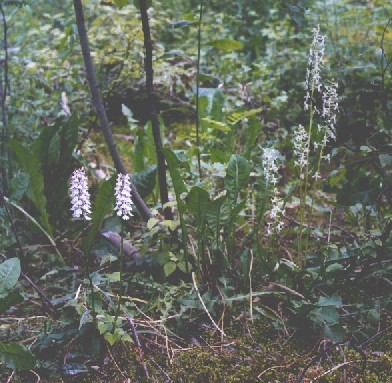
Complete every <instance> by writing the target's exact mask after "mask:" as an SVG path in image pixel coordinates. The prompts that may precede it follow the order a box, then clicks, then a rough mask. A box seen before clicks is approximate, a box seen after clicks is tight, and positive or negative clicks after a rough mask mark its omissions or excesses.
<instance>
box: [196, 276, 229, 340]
mask: <svg viewBox="0 0 392 383" xmlns="http://www.w3.org/2000/svg"><path fill="white" fill-rule="evenodd" d="M192 280H193V286H194V288H195V290H196V294H197V296H198V298H199V300H200V303H201V305H202V306H203V309H204V311H205V312H206V314H207V316H208V318H209V319H210V321H211V322H212V324H213V325H214V326H215V328H216V329H217V330H218V331H219V333H220V334H221V335H222V336H224V337H225V338H227V336H226V334H225V333H224V332H223V331H222V330H221V329H220V328H219V326H218V325H217V324H216V322H215V321H214V319H213V318H212V316H211V314H210V313H209V311H208V309H207V306H206V305H205V303H204V301H203V298H202V297H201V295H200V291H199V288H198V287H197V283H196V277H195V273H192Z"/></svg>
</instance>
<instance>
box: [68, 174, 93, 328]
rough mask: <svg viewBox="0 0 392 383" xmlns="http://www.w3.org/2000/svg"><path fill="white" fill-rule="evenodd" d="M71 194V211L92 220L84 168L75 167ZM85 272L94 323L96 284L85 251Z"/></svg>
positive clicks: (74, 216) (73, 215) (74, 214)
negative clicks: (89, 290)
mask: <svg viewBox="0 0 392 383" xmlns="http://www.w3.org/2000/svg"><path fill="white" fill-rule="evenodd" d="M69 194H70V197H71V212H72V217H73V218H75V219H82V220H86V221H89V220H91V217H90V214H91V203H90V193H89V191H88V180H87V176H86V172H85V171H84V169H83V168H80V169H75V170H74V171H73V173H72V176H71V182H70V186H69ZM84 258H85V274H86V276H87V278H88V280H89V284H90V289H91V305H92V315H93V320H94V323H95V324H96V312H95V304H94V285H93V281H92V278H91V275H90V271H89V254H88V253H87V252H86V251H85V253H84Z"/></svg>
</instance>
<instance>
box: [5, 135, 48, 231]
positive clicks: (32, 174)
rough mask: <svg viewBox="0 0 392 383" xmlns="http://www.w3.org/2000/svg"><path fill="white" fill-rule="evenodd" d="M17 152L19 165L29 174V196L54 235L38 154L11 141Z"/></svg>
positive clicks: (45, 225)
mask: <svg viewBox="0 0 392 383" xmlns="http://www.w3.org/2000/svg"><path fill="white" fill-rule="evenodd" d="M10 147H11V149H12V151H13V152H14V153H15V156H16V159H17V162H18V163H19V166H20V167H21V168H22V169H23V170H24V171H25V172H26V173H27V174H28V175H29V179H30V184H29V188H28V190H27V196H28V197H29V199H30V200H31V201H32V202H33V204H34V205H35V207H36V208H37V210H38V212H39V214H40V221H41V224H42V226H43V227H44V228H45V229H46V231H47V232H48V233H49V234H50V235H51V236H52V235H53V230H52V227H51V225H50V224H49V215H48V212H47V210H46V198H45V195H44V177H43V174H42V171H41V166H40V163H39V161H38V158H37V156H35V155H34V152H32V151H30V150H29V149H27V148H26V147H24V146H23V145H22V144H20V143H19V142H17V141H12V142H11V143H10Z"/></svg>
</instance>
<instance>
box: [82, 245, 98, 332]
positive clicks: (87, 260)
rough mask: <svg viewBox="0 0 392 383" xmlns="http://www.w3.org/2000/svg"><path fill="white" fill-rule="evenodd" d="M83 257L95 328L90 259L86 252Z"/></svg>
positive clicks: (95, 317) (95, 318) (95, 314)
mask: <svg viewBox="0 0 392 383" xmlns="http://www.w3.org/2000/svg"><path fill="white" fill-rule="evenodd" d="M83 256H84V262H85V267H86V276H87V279H88V282H89V285H90V290H91V308H92V313H93V322H94V325H95V327H97V313H96V311H95V297H94V285H93V279H92V278H91V273H90V257H89V254H88V253H87V252H85V253H83Z"/></svg>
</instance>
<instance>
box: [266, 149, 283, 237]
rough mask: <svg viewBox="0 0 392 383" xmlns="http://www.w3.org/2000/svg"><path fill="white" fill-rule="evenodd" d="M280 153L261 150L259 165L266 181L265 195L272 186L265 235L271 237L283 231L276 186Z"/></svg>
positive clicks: (280, 203)
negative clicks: (261, 166) (260, 164)
mask: <svg viewBox="0 0 392 383" xmlns="http://www.w3.org/2000/svg"><path fill="white" fill-rule="evenodd" d="M280 157H281V156H280V153H279V152H278V151H277V150H276V149H271V148H266V149H263V155H262V159H261V163H262V165H263V173H264V178H265V181H266V193H268V191H269V189H270V185H273V195H272V197H271V210H270V212H269V214H268V218H269V220H268V222H267V234H268V235H272V234H276V233H277V232H279V231H281V230H282V229H283V226H284V224H283V222H282V220H281V218H282V216H283V214H284V202H283V200H282V199H281V198H280V197H279V193H278V189H277V188H276V184H277V183H278V181H279V173H278V165H277V162H278V160H279V159H280Z"/></svg>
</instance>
